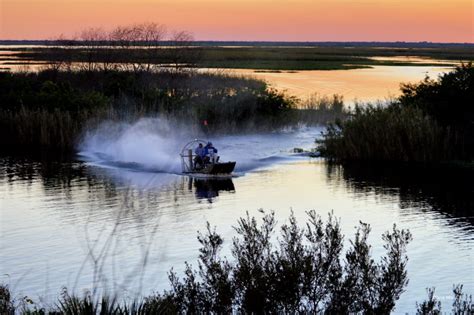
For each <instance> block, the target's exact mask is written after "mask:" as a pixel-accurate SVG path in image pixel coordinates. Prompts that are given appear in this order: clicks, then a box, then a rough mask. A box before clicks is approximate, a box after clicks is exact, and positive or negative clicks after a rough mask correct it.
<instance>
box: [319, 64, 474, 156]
mask: <svg viewBox="0 0 474 315" xmlns="http://www.w3.org/2000/svg"><path fill="white" fill-rule="evenodd" d="M401 89H402V95H401V96H400V98H399V99H398V100H396V101H393V102H391V103H389V104H387V105H384V106H364V107H356V108H355V110H354V111H353V112H352V113H351V115H350V117H349V119H347V120H345V121H338V122H337V123H335V124H331V125H330V126H329V127H328V128H327V130H326V131H325V132H324V133H323V137H322V139H321V140H319V141H318V143H319V150H320V151H321V153H322V154H323V155H324V156H326V157H328V158H329V159H333V160H338V161H404V162H445V161H455V160H459V161H464V162H467V163H469V162H471V161H472V160H473V159H474V124H473V121H474V110H473V109H474V107H473V106H472V104H474V67H473V66H472V64H470V63H469V64H463V65H461V66H459V67H456V69H455V70H454V71H452V72H450V73H447V74H444V75H442V76H440V77H439V78H438V79H437V80H432V79H429V78H426V79H425V80H423V81H421V82H419V83H416V84H402V86H401Z"/></svg>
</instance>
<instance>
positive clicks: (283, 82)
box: [228, 65, 452, 105]
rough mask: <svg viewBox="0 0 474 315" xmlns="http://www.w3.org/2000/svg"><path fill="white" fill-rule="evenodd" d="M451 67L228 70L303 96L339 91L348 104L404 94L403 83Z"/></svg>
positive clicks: (435, 74)
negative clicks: (402, 90)
mask: <svg viewBox="0 0 474 315" xmlns="http://www.w3.org/2000/svg"><path fill="white" fill-rule="evenodd" d="M451 69H452V68H449V67H438V66H436V67H433V66H429V67H428V66H415V65H414V66H373V67H371V68H367V69H353V70H331V71H324V70H307V71H295V72H293V71H282V72H258V71H255V70H247V69H232V70H228V71H230V72H231V73H234V74H236V75H245V76H251V77H255V78H258V79H264V80H265V81H267V82H268V83H269V85H270V86H271V87H273V88H275V89H277V90H280V91H286V92H287V93H288V94H290V95H294V96H297V97H298V98H300V99H303V100H305V99H307V98H308V97H309V96H311V95H312V94H314V93H316V94H318V95H320V96H332V95H334V94H339V95H343V96H344V100H345V103H346V104H348V105H353V104H354V103H356V102H376V101H379V100H381V101H385V100H389V99H391V98H395V97H398V96H399V95H400V83H402V82H403V83H415V82H419V81H421V80H423V79H424V78H425V77H426V76H429V77H430V78H432V79H436V78H437V77H438V76H439V75H440V74H443V73H446V72H449V71H451Z"/></svg>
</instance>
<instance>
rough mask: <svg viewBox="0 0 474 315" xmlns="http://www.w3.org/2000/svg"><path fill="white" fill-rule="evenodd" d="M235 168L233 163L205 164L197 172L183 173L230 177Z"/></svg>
mask: <svg viewBox="0 0 474 315" xmlns="http://www.w3.org/2000/svg"><path fill="white" fill-rule="evenodd" d="M234 168H235V162H225V163H213V164H207V165H206V166H205V167H203V168H202V169H199V170H193V171H190V172H185V174H203V175H230V174H231V173H232V172H233V171H234Z"/></svg>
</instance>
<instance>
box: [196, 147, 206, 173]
mask: <svg viewBox="0 0 474 315" xmlns="http://www.w3.org/2000/svg"><path fill="white" fill-rule="evenodd" d="M205 151H206V150H205V149H204V147H203V145H202V143H199V145H198V146H197V148H196V149H195V150H194V153H195V154H196V156H195V157H194V168H195V169H200V168H202V167H203V166H204V157H205V156H206V153H205Z"/></svg>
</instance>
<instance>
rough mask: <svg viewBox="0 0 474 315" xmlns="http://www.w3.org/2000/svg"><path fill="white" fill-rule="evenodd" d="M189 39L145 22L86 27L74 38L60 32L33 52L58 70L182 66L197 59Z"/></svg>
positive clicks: (36, 56) (109, 69)
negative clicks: (48, 45) (43, 48)
mask: <svg viewBox="0 0 474 315" xmlns="http://www.w3.org/2000/svg"><path fill="white" fill-rule="evenodd" d="M193 41H194V38H193V36H192V34H191V33H189V32H187V31H173V32H168V31H167V28H166V27H165V26H164V25H161V24H157V23H151V22H149V23H139V24H132V25H124V26H117V27H115V28H114V29H112V30H110V31H106V30H104V29H103V28H87V29H85V30H83V31H81V32H80V33H79V35H77V36H76V37H75V38H65V37H64V36H60V37H59V38H57V39H56V40H55V41H53V42H52V43H54V46H52V47H49V48H47V49H45V50H40V51H39V52H35V53H33V54H34V55H35V58H40V59H41V58H42V59H45V60H46V61H47V62H48V67H49V68H51V69H58V70H86V71H94V70H102V71H112V70H126V71H134V72H139V71H156V70H158V69H161V68H163V67H165V68H171V69H174V70H183V69H184V68H187V69H189V68H192V67H193V66H194V65H195V63H196V62H197V61H198V59H199V56H200V50H199V48H196V47H194V46H193V45H192V43H193ZM26 55H28V54H25V56H26Z"/></svg>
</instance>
